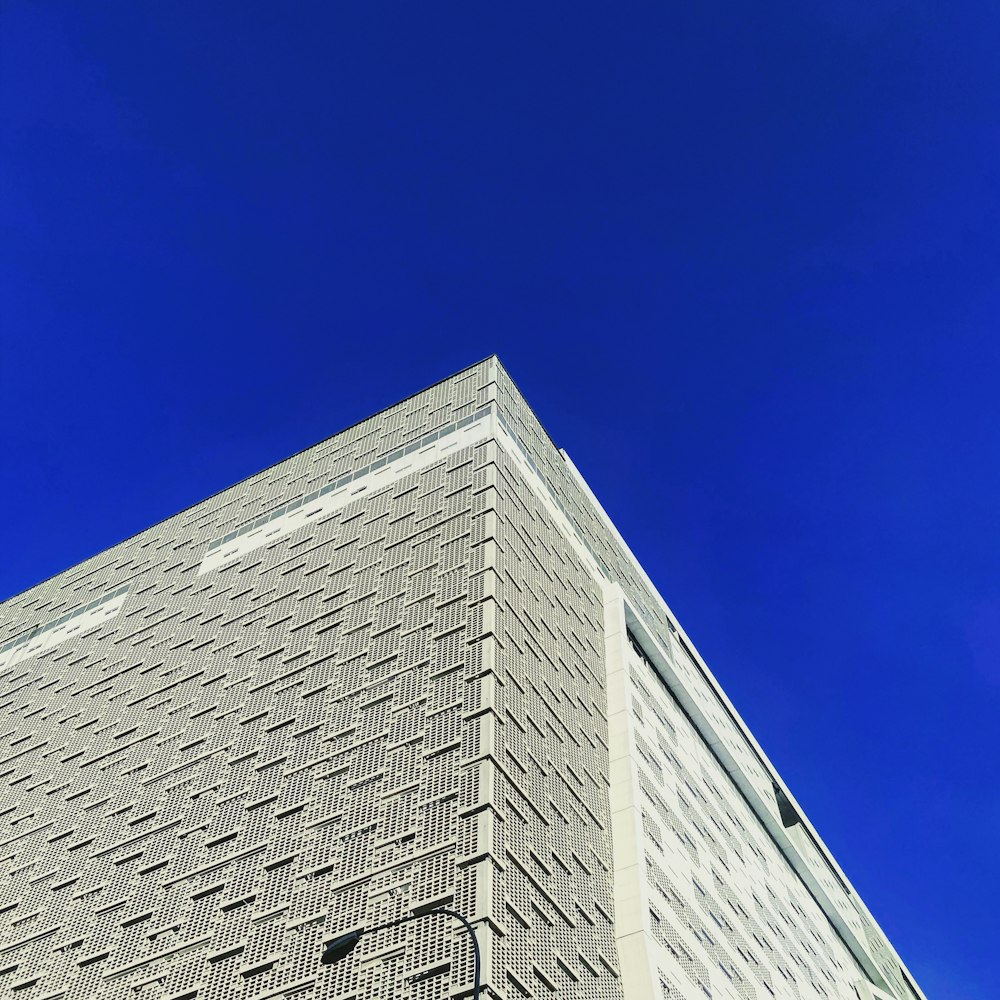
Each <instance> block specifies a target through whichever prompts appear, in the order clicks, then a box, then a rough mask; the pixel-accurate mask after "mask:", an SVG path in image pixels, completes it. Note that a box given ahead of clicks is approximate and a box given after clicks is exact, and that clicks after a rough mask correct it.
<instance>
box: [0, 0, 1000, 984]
mask: <svg viewBox="0 0 1000 1000" xmlns="http://www.w3.org/2000/svg"><path fill="white" fill-rule="evenodd" d="M0 34H2V37H3V39H4V41H3V56H2V59H0V204H2V208H0V211H2V219H0V222H2V229H0V234H2V235H0V255H2V257H0V349H2V354H0V427H2V433H0V444H2V455H3V462H2V465H0V476H2V487H3V488H2V492H0V497H2V510H0V515H2V516H0V597H6V596H9V595H10V594H13V593H15V592H17V591H19V590H21V589H23V588H25V587H27V586H30V585H31V584H33V583H35V582H37V581H38V580H39V579H41V578H44V577H46V576H48V575H50V574H52V573H55V572H58V571H60V570H62V569H64V568H66V567H67V566H68V565H70V564H72V563H74V562H76V561H78V560H80V559H83V558H85V557H87V556H88V555H91V554H93V553H95V552H97V551H99V550H101V549H103V548H105V547H107V546H109V545H111V544H113V543H114V542H116V541H118V540H120V539H121V538H123V537H125V536H127V535H129V534H131V533H133V532H135V531H138V530H141V529H142V528H144V527H146V526H148V525H149V524H151V523H152V522H154V521H156V520H158V519H160V518H163V517H165V516H168V515H170V514H172V513H174V512H176V511H177V510H179V509H181V508H183V507H185V506H187V505H189V504H191V503H194V502H197V501H198V500H200V499H202V498H203V497H205V496H207V495H208V494H210V493H212V492H214V491H216V490H218V489H220V488H223V487H225V486H227V485H229V484H231V483H233V482H234V481H236V480H238V479H240V478H242V477H243V476H245V475H248V474H250V473H252V472H254V471H256V470H257V469H259V468H261V467H263V466H266V465H268V464H270V463H272V462H274V461H277V460H279V459H281V458H283V457H285V456H286V455H288V454H290V453H291V452H294V451H296V450H298V449H299V448H301V447H303V446H305V445H308V444H310V443H312V442H314V441H316V440H318V439H320V438H323V437H325V436H327V435H329V434H331V433H333V432H335V431H337V430H338V429H340V428H342V427H344V426H345V425H347V424H350V423H352V422H354V421H355V420H357V419H359V418H361V417H363V416H366V415H367V414H369V413H371V412H373V411H374V410H376V409H379V408H381V407H383V406H385V405H387V404H390V403H392V402H394V401H396V400H397V399H399V398H402V397H403V396H405V395H408V394H410V393H411V392H413V391H415V390H417V389H419V388H421V387H423V386H425V385H427V384H429V383H431V382H434V381H436V380H437V379H439V378H441V377H443V376H445V375H447V374H449V373H451V372H452V371H455V370H457V369H459V368H461V367H464V366H465V365H467V364H469V363H471V362H473V361H475V360H478V359H479V358H481V357H483V356H485V355H487V354H490V353H492V352H494V351H496V352H497V353H499V355H500V356H501V358H502V360H503V361H504V363H505V364H506V366H507V367H508V369H509V370H510V371H511V373H512V375H513V376H514V378H515V379H516V380H517V381H518V383H519V384H520V386H521V387H522V389H523V390H524V392H525V394H526V395H527V396H528V398H529V399H530V400H531V401H532V403H533V404H534V406H535V408H536V410H537V411H538V413H539V414H540V416H541V418H542V420H543V421H544V422H545V424H546V426H547V427H548V428H549V430H550V431H551V433H552V434H553V436H554V437H555V438H556V440H557V441H558V442H559V443H560V444H562V445H563V446H564V447H566V449H567V450H568V451H569V452H570V454H571V455H572V456H573V458H574V460H575V462H576V464H577V465H578V466H579V467H580V469H581V470H582V471H583V473H584V475H585V476H586V477H587V478H588V480H589V482H590V483H591V485H592V486H593V488H594V490H595V492H596V493H597V495H598V496H599V497H600V498H601V500H602V501H603V503H604V505H605V506H606V508H607V510H608V511H609V513H610V514H611V516H612V518H613V519H614V520H615V521H616V523H617V524H618V526H619V527H620V529H621V530H622V533H623V534H624V535H625V537H626V539H627V540H628V541H629V542H630V544H631V545H632V547H633V549H634V551H635V552H636V554H637V555H638V557H639V558H640V560H641V561H642V562H643V564H644V566H645V567H646V568H647V570H648V571H649V573H650V575H651V576H652V578H653V579H654V580H655V581H656V583H657V584H658V585H659V587H660V589H661V591H662V592H663V594H664V595H665V597H666V599H667V600H668V601H669V602H670V604H671V605H672V606H673V608H674V610H675V611H676V612H677V614H678V616H679V617H680V619H681V621H682V622H683V623H684V625H685V627H686V629H687V630H688V632H689V633H690V634H691V635H692V637H693V638H694V640H695V641H696V642H697V643H698V645H699V648H700V649H701V651H702V653H703V654H704V655H705V657H706V658H707V660H708V661H709V663H710V664H711V665H712V666H713V669H714V670H715V672H716V673H717V675H718V676H719V678H720V680H721V681H722V683H723V685H724V686H725V687H726V689H727V690H728V691H729V693H730V694H731V695H732V697H733V700H734V701H735V703H736V704H737V706H738V707H739V708H740V710H741V711H742V712H743V714H744V715H745V717H746V718H747V720H748V721H749V722H750V724H751V726H752V727H753V728H754V730H755V731H756V733H757V735H758V736H759V737H760V739H761V742H762V743H763V745H764V747H765V749H766V750H767V751H768V752H769V754H770V755H771V756H772V758H773V759H774V761H775V762H776V763H777V765H778V767H779V769H780V770H781V771H782V773H783V775H784V776H785V778H786V779H787V781H788V782H789V784H790V786H791V788H792V790H793V791H794V792H795V793H796V795H797V796H798V798H799V800H800V802H801V803H802V805H803V806H804V808H805V809H806V811H807V812H808V813H809V815H810V817H811V818H812V820H813V822H814V823H815V824H816V826H817V827H818V829H819V830H820V832H821V834H822V835H823V836H824V837H825V838H826V840H827V842H828V843H829V844H830V846H831V847H832V849H833V850H834V853H835V854H836V856H837V857H838V859H839V860H840V861H841V863H842V865H843V867H844V868H845V870H846V871H847V873H848V875H849V876H850V877H851V878H852V880H853V881H854V882H855V884H856V886H857V887H858V889H859V890H860V891H861V893H862V894H863V896H864V897H865V898H866V900H867V901H868V903H869V906H870V907H871V909H872V910H873V912H874V913H875V915H876V917H877V918H878V919H879V920H880V922H881V923H882V924H883V926H884V927H885V928H886V930H887V931H888V933H889V934H890V936H891V938H892V940H893V941H894V943H895V944H896V946H897V948H898V949H899V951H900V952H901V954H902V955H903V958H904V959H905V960H906V961H907V963H908V964H909V966H910V968H911V969H912V971H913V972H914V974H915V975H916V977H917V979H918V980H919V981H920V982H921V984H922V985H923V987H924V989H925V991H926V992H927V993H928V995H929V996H930V997H931V998H933V1000H949V998H955V1000H958V998H961V1000H968V998H974V997H989V996H1000V973H998V971H997V965H996V962H995V951H996V945H995V940H994V938H995V930H996V923H997V920H996V898H997V894H998V891H1000V861H998V853H997V850H996V845H997V843H998V842H1000V782H998V779H997V776H996V761H997V756H998V755H997V741H996V735H997V731H998V724H997V719H998V708H1000V569H998V566H1000V532H998V523H997V522H998V513H997V512H998V505H997V495H998V491H1000V463H998V458H1000V454H998V453H1000V403H998V393H997V385H998V382H1000V378H998V376H1000V364H998V362H1000V356H998V355H1000V347H998V337H997V317H998V315H1000V281H998V264H1000V225H998V214H1000V213H998V202H1000V171H998V153H1000V149H998V146H1000V143H998V136H1000V131H998V124H1000V123H998V113H997V108H998V107H1000V60H998V59H997V56H996V53H997V51H998V44H1000V37H998V35H1000V7H998V6H997V5H996V4H995V3H976V2H962V3H954V4H933V3H929V2H926V3H904V2H880V0H866V2H860V0H858V2H854V0H843V2H839V3H817V4H802V3H791V2H784V0H775V2H773V3H769V4H759V3H754V4H750V3H738V2H730V3H726V4H723V3H719V2H706V3H701V4H679V3H673V2H668V0H659V2H657V3H648V4H643V3H629V2H625V3H619V4H588V3H583V2H576V3H573V4H558V3H555V4H538V3H532V4H516V3H508V4H502V5H496V4H492V5H485V4H458V3H454V4H436V3H428V4H419V5H414V4H401V3H397V4H380V3H376V2H365V3H357V4H320V3H286V4H259V3H246V2H245V3H240V4H228V3H224V2H220V3H214V4H202V3H197V4H185V3H182V2H173V3H170V4H142V3H140V4H136V3H114V2H105V3H100V4H78V3H66V4H58V3H38V2H30V3H18V2H16V0H7V2H6V3H5V4H4V5H3V7H2V8H0Z"/></svg>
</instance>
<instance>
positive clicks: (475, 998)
mask: <svg viewBox="0 0 1000 1000" xmlns="http://www.w3.org/2000/svg"><path fill="white" fill-rule="evenodd" d="M435 913H442V914H444V915H445V916H447V917H454V918H455V919H456V920H458V921H459V922H461V924H462V925H463V926H464V927H465V929H466V930H467V931H468V932H469V936H470V937H471V938H472V957H473V962H474V968H475V987H474V989H473V991H472V1000H479V941H478V940H477V939H476V930H475V928H474V927H473V926H472V924H470V923H469V921H468V920H466V919H465V917H463V916H462V914H461V913H456V912H455V911H454V910H449V909H446V908H445V907H443V906H436V907H434V909H432V910H422V911H421V912H420V913H410V914H408V915H407V916H405V917H400V918H399V919H398V920H390V921H389V922H388V923H385V924H377V925H376V926H375V927H359V928H358V929H357V930H356V931H350V932H349V933H347V934H341V935H340V936H339V937H335V938H334V939H333V940H332V941H327V942H326V944H325V945H324V946H323V956H322V958H320V961H321V962H322V963H323V965H333V964H334V963H336V962H339V961H340V960H341V959H342V958H346V957H347V956H348V955H349V954H350V953H351V952H352V951H354V949H355V947H357V944H358V942H359V941H360V940H361V936H362V934H367V933H369V932H374V931H384V930H388V929H389V928H390V927H398V926H399V925H400V924H405V923H409V921H411V920H419V919H420V918H421V917H429V916H432V915H433V914H435Z"/></svg>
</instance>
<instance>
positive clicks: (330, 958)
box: [320, 931, 362, 965]
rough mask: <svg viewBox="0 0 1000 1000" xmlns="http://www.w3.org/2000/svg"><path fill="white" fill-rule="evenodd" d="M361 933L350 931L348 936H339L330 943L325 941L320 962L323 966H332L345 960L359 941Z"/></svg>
mask: <svg viewBox="0 0 1000 1000" xmlns="http://www.w3.org/2000/svg"><path fill="white" fill-rule="evenodd" d="M361 934H362V932H361V931H351V932H350V934H341V935H340V937H335V938H334V939H333V940H332V941H327V943H326V945H325V946H324V948H323V957H322V958H321V959H320V962H322V963H323V965H333V964H334V963H336V962H339V961H340V960H341V959H342V958H346V957H347V956H348V955H349V954H350V953H351V952H352V951H354V949H355V947H356V946H357V943H358V942H359V941H360V940H361Z"/></svg>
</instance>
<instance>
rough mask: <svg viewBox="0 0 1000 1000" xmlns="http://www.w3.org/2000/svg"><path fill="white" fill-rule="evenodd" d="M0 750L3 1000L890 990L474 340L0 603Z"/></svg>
mask: <svg viewBox="0 0 1000 1000" xmlns="http://www.w3.org/2000/svg"><path fill="white" fill-rule="evenodd" d="M0 749H2V752H0V869H2V874H3V885H4V889H3V890H2V891H0V994H3V995H7V994H9V995H11V996H13V997H23V998H25V1000H41V998H47V1000H54V998H56V997H65V998H66V1000H83V998H86V1000H91V998H95V997H96V998H103V997H112V998H140V1000H145V998H150V997H152V998H170V1000H181V998H189V1000H194V998H198V1000H223V998H225V1000H229V998H231V997H234V996H236V997H245V998H253V1000H263V998H266V997H302V998H305V997H316V998H319V997H330V998H335V1000H351V998H357V1000H361V998H368V997H371V998H383V997H384V998H390V997H391V998H411V1000H439V998H440V1000H443V998H449V997H458V996H468V995H469V994H470V993H471V989H472V954H471V949H470V943H469V939H468V935H467V934H466V933H465V931H464V930H462V928H461V927H460V926H458V925H453V924H452V923H451V922H450V921H449V920H448V919H447V918H445V917H441V916H425V917H422V918H420V919H417V920H414V921H411V922H408V923H407V924H405V925H403V926H401V927H395V928H392V929H389V930H385V931H381V932H372V933H369V934H366V935H365V936H363V937H362V938H361V942H360V944H359V946H358V947H357V948H356V949H355V950H354V952H352V953H351V955H350V956H348V957H347V958H346V959H344V960H343V961H342V962H340V963H338V964H335V965H332V966H321V965H320V963H319V957H320V953H321V951H322V943H323V941H325V940H328V939H330V938H332V937H335V936H337V935H339V934H342V933H345V932H347V931H351V930H355V929H358V928H361V927H363V926H366V925H367V926H374V925H375V924H379V923H383V922H388V921H392V920H394V919H395V918H398V917H401V916H405V915H407V914H410V913H412V912H413V911H414V910H418V911H422V910H424V909H428V908H432V907H433V906H434V905H435V904H437V905H446V906H449V907H451V908H453V909H455V910H458V911H459V912H461V913H464V914H465V915H467V916H468V918H469V919H470V920H472V921H473V923H474V924H475V926H476V929H477V936H478V939H479V942H480V945H481V948H482V952H483V982H484V995H486V996H495V997H511V998H515V997H523V996H528V997H548V996H552V995H558V996H566V997H573V998H588V1000H589V998H593V1000H640V998H642V1000H645V998H647V997H655V998H661V997H663V998H665V997H675V996H676V997H689V998H698V1000H700V998H702V997H706V996H707V997H726V998H729V997H741V998H747V997H761V998H763V1000H766V998H767V997H769V996H775V997H795V998H807V997H814V996H815V997H830V998H833V997H837V998H848V1000H855V998H858V997H860V998H862V1000H866V998H867V997H869V996H876V997H878V996H883V995H884V996H889V997H895V998H896V1000H911V998H912V997H914V996H920V995H921V994H919V991H918V990H917V989H916V987H915V986H914V985H913V984H912V981H911V979H910V978H909V976H908V974H907V973H906V971H905V969H904V968H902V966H901V963H900V962H899V959H898V957H897V956H896V955H895V953H894V952H893V951H892V949H891V947H890V946H889V944H888V942H886V941H885V939H884V936H883V935H882V934H881V931H880V930H879V929H878V927H877V925H875V923H874V921H873V920H872V919H871V917H870V915H869V914H868V911H867V910H866V909H865V908H864V905H863V904H862V903H861V902H860V900H859V899H858V898H857V894H856V893H855V892H854V891H853V890H852V889H851V888H850V885H849V883H848V882H847V881H846V877H845V876H844V875H843V873H842V872H840V871H839V869H838V868H837V867H836V864H835V862H833V860H832V859H831V858H830V857H829V855H828V852H827V851H826V849H825V847H824V846H823V845H822V842H821V841H820V840H819V838H818V836H817V835H816V834H815V831H814V830H812V828H811V827H810V826H809V825H808V822H807V821H806V820H804V818H802V817H801V814H800V812H798V811H797V807H796V806H795V803H794V800H793V799H792V798H791V795H790V793H789V792H788V790H787V789H786V788H785V787H784V785H783V784H782V783H781V781H780V778H778V776H777V775H776V774H775V773H774V771H773V768H771V766H770V764H769V763H768V762H767V760H766V757H764V755H763V752H762V751H761V750H760V748H759V747H758V746H757V745H756V743H755V742H754V741H753V739H752V737H750V735H749V734H748V733H747V732H746V730H745V727H744V726H743V724H742V722H741V721H740V720H739V717H738V715H737V714H736V713H735V710H734V709H733V708H732V706H731V705H729V703H728V701H727V700H726V699H725V696H724V695H723V694H722V692H721V691H720V690H719V689H718V686H717V685H716V684H715V682H714V680H713V679H712V677H711V674H710V673H709V672H708V670H707V667H705V665H704V664H703V663H702V662H701V661H700V659H699V658H698V656H697V653H696V652H695V651H694V648H693V646H692V645H691V644H690V640H688V639H687V637H686V636H685V635H684V634H683V632H682V630H680V628H679V626H677V624H676V622H675V621H674V620H673V617H672V615H671V614H670V612H669V609H667V607H666V605H664V604H663V602H662V600H661V599H660V598H659V596H658V595H657V594H656V592H655V591H654V590H653V588H652V587H651V585H650V584H649V582H648V580H647V579H646V578H645V576H644V574H643V573H642V571H641V569H640V568H639V567H638V566H637V565H636V564H635V562H634V560H633V559H632V557H631V556H630V554H629V553H628V550H627V548H626V547H625V546H624V544H623V543H622V542H621V540H620V539H619V538H618V537H617V534H616V532H615V531H614V529H613V527H612V526H611V525H610V523H609V522H608V521H607V519H606V518H605V516H604V515H603V512H602V511H601V510H600V507H599V506H598V505H597V503H596V501H594V500H593V498H592V496H591V495H590V493H589V491H588V490H587V488H586V486H585V485H584V484H583V482H582V480H581V479H580V478H579V476H578V475H577V473H576V472H575V470H574V469H573V467H572V464H571V463H570V462H569V460H568V459H567V458H566V457H565V456H564V455H562V454H561V453H560V452H558V451H557V450H556V449H555V448H554V446H553V445H552V444H551V442H550V441H549V439H548V438H547V436H546V435H545V433H544V431H543V430H542V428H541V427H540V425H539V424H538V422H537V420H536V419H535V417H534V415H533V414H532V413H531V411H530V409H529V408H528V406H527V404H526V403H525V402H524V400H523V398H522V397H521V396H520V394H519V393H518V391H517V390H516V388H515V387H514V386H513V384H512V382H511V381H510V379H509V377H508V376H507V374H506V372H505V371H504V370H503V368H502V367H501V366H500V364H499V363H498V362H497V361H496V360H495V359H490V360H488V361H485V362H483V363H481V364H479V365H476V366H474V367H472V368H470V369H467V370H466V371H463V372H461V373H459V374H458V375H456V376H454V377H452V378H450V379H448V380H446V381H445V382H442V383H440V384H439V385H436V386H434V387H432V388H431V389H428V390H426V391H425V392H422V393H420V394H418V395H416V396H413V397H411V398H410V399H408V400H406V401H404V402H402V403H400V404H399V405H398V406H395V407H392V408H390V409H389V410H386V411H384V412H382V413H380V414H378V415H376V416H374V417H372V418H370V419H368V420H365V421H363V422H362V423H360V424H357V425H356V426H354V427H352V428H350V429H348V430H346V431H344V432H343V433H341V434H338V435H336V436H335V437H333V438H330V439H329V440H327V441H324V442H322V443H321V444H318V445H316V446H315V447H313V448H310V449H308V450H307V451H304V452H302V453H300V454H298V455H296V456H294V457H292V458H290V459H288V460H287V461H285V462H282V463H280V464H279V465H276V466H274V467H272V468H270V469H267V470H266V471H264V472H262V473H260V474H258V475H256V476H254V477H252V478H250V479H248V480H246V481H244V482H242V483H240V484H239V485H237V486H234V487H232V488H231V489H229V490H226V491H224V492H222V493H219V494H217V495H216V496H214V497H211V498H210V499H208V500H206V501H205V502H203V503H201V504H199V505H197V506H196V507H193V508H191V509H189V510H187V511H184V512H183V513H181V514H178V515H177V516H175V517H173V518H170V519H169V520H167V521H164V522H162V523H161V524H158V525H156V526H154V527H153V528H150V529H149V530H148V531H145V532H143V533H142V534H140V535H137V536H135V537H133V538H131V539H128V540H127V541H125V542H123V543H121V544H120V545H117V546H115V547H114V548H112V549H110V550H108V551H107V552H105V553H102V554H101V555H99V556H96V557H95V558H93V559H90V560H88V561H87V562H85V563H83V564H81V565H79V566H76V567H73V568H72V569H70V570H68V571H67V572H65V573H63V574H61V575H59V576H57V577H54V578H53V579H51V580H48V581H46V582H45V583H42V584H40V585H39V586H37V587H35V588H33V589H32V590H30V591H27V592H26V593H24V594H21V595H18V596H17V597H15V598H12V599H11V600H9V601H7V602H6V603H5V604H4V605H3V606H2V610H0ZM865 991H867V992H865Z"/></svg>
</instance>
